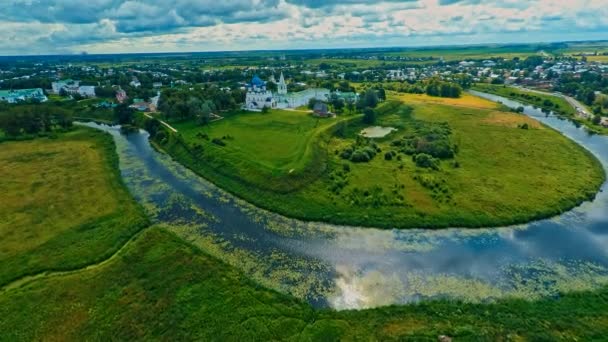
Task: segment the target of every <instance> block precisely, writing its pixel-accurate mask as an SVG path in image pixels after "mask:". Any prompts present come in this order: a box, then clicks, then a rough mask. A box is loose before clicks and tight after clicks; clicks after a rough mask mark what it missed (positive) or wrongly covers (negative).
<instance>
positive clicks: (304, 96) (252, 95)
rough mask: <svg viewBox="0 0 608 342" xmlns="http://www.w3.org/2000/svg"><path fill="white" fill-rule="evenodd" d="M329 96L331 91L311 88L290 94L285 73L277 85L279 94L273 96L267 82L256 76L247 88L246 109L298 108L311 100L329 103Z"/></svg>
mask: <svg viewBox="0 0 608 342" xmlns="http://www.w3.org/2000/svg"><path fill="white" fill-rule="evenodd" d="M329 96H330V91H329V90H327V89H323V88H310V89H305V90H302V91H299V92H295V93H288V92H287V83H286V82H285V77H284V76H283V73H281V77H280V78H279V83H278V84H277V92H276V94H273V93H272V91H270V90H268V89H267V88H266V82H264V81H262V80H261V79H260V78H259V77H258V76H254V77H253V80H252V81H251V84H249V85H248V86H247V95H246V96H245V105H244V108H245V109H248V110H261V109H263V108H264V107H266V108H296V107H301V106H306V105H308V102H309V101H310V100H311V99H316V100H320V101H327V100H328V99H329Z"/></svg>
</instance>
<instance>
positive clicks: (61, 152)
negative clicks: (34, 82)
mask: <svg viewBox="0 0 608 342" xmlns="http://www.w3.org/2000/svg"><path fill="white" fill-rule="evenodd" d="M117 164H118V160H117V156H116V154H115V152H114V143H113V140H112V138H111V137H110V136H109V135H106V134H103V133H100V132H98V131H94V130H92V129H84V128H78V129H75V130H74V131H72V132H69V133H64V134H60V135H59V136H58V138H56V139H47V138H39V139H35V140H30V141H22V142H4V143H1V144H0V178H1V179H3V180H4V181H2V182H0V193H1V194H2V196H0V240H1V241H2V244H1V245H0V285H4V284H6V283H8V282H10V281H12V280H15V279H18V278H20V277H23V276H26V275H30V274H35V273H39V272H42V271H48V270H69V269H73V268H78V267H82V266H83V265H86V264H90V263H94V262H97V261H99V260H102V259H104V258H106V257H107V256H108V255H110V254H112V253H113V252H115V251H116V250H117V249H118V248H119V247H120V246H121V245H122V244H123V243H124V242H125V241H127V240H128V239H129V238H130V237H131V236H132V235H133V234H135V233H136V232H137V231H139V230H140V229H142V228H143V227H144V226H146V225H147V219H146V217H145V215H144V214H143V211H142V210H141V208H140V207H139V206H138V205H137V204H136V203H135V201H134V200H133V199H132V198H131V196H130V194H129V193H128V191H127V190H126V189H125V188H124V186H123V184H122V180H121V178H120V174H119V172H118V170H117Z"/></svg>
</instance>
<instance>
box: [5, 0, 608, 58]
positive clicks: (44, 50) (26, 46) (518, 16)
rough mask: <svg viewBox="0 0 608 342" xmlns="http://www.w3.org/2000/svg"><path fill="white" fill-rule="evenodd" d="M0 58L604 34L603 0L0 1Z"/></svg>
mask: <svg viewBox="0 0 608 342" xmlns="http://www.w3.org/2000/svg"><path fill="white" fill-rule="evenodd" d="M0 7H2V8H1V9H0V55H37V54H72V53H81V52H85V51H86V52H88V53H131V52H186V51H188V52H190V51H226V50H266V49H277V50H280V49H314V48H346V47H384V46H431V45H460V44H463V45H465V44H482V43H483V44H485V43H519V42H521V43H527V42H551V41H570V40H596V39H608V0H580V1H577V0H530V1H522V0H494V1H486V0H401V1H399V0H386V1H365V0H341V1H338V0H219V1H218V0H0Z"/></svg>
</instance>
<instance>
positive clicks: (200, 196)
mask: <svg viewBox="0 0 608 342" xmlns="http://www.w3.org/2000/svg"><path fill="white" fill-rule="evenodd" d="M477 95H480V96H484V97H487V98H490V99H492V100H500V101H501V102H502V103H504V104H506V105H507V106H510V107H518V106H520V105H522V104H520V103H517V102H515V101H511V100H508V99H505V98H500V97H497V96H493V95H488V94H477ZM524 108H525V111H524V112H525V113H526V114H528V115H531V116H534V117H535V118H536V119H537V120H540V121H542V122H543V123H545V124H547V125H549V126H551V127H553V128H555V129H557V130H559V131H560V132H562V133H563V134H564V135H566V136H568V137H570V138H571V139H573V140H575V141H576V142H578V143H579V144H581V145H583V146H584V147H585V148H587V149H588V150H590V151H591V152H592V153H593V154H594V155H596V156H597V157H598V158H599V159H600V161H601V162H602V164H603V165H604V167H605V168H606V165H608V137H604V136H596V135H589V134H588V133H587V132H586V131H585V130H584V129H582V128H579V127H576V126H575V125H573V124H572V123H570V122H569V121H566V120H562V119H559V118H557V117H555V116H551V115H546V114H545V113H542V112H541V111H540V110H538V109H534V108H533V107H531V106H524ZM87 125H89V126H93V127H96V128H100V129H103V130H105V131H107V132H109V133H111V134H112V135H113V137H114V139H115V141H116V143H117V150H118V153H119V156H120V168H121V172H122V175H123V178H124V181H125V183H126V184H127V186H128V187H129V188H130V189H131V191H132V193H133V194H134V195H135V197H136V198H137V199H138V201H140V203H142V204H143V205H144V206H145V207H146V209H147V210H148V212H149V213H150V214H151V215H152V216H153V217H154V219H155V220H156V221H158V222H160V223H163V224H166V225H167V226H168V227H169V229H171V230H173V231H174V232H176V233H177V234H179V235H180V236H182V237H183V238H184V239H186V240H188V241H191V242H192V243H194V244H196V245H198V246H200V247H201V248H203V249H204V250H205V251H207V252H209V253H211V254H213V255H215V256H217V257H219V258H222V259H223V260H225V261H227V262H228V263H230V264H232V265H234V266H236V267H238V268H240V269H241V270H243V271H244V272H245V273H247V274H248V275H249V276H251V277H253V278H254V279H256V280H257V281H259V282H260V283H262V284H263V285H266V286H270V287H272V288H275V289H277V290H280V291H283V292H286V293H290V294H292V295H294V296H297V297H300V298H303V299H306V300H308V301H309V302H310V303H312V304H313V305H315V306H332V307H335V308H338V309H343V308H363V307H374V306H380V305H387V304H395V303H407V302H416V301H420V300H424V299H429V298H457V299H463V300H470V301H480V302H484V301H490V300H492V299H495V298H501V297H506V296H515V297H521V298H538V297H539V296H558V295H559V293H560V292H562V291H571V290H584V289H592V288H595V287H597V286H602V285H604V284H608V255H607V254H608V248H607V247H608V210H607V208H608V197H607V195H606V192H605V191H603V192H601V193H599V194H598V196H597V197H596V199H595V200H594V201H593V202H587V203H584V204H583V205H582V206H580V207H578V208H575V209H574V210H572V211H570V212H568V213H565V214H563V215H561V216H559V217H557V218H553V219H549V220H542V221H537V222H533V223H530V224H527V225H520V226H515V227H506V228H494V229H479V230H471V229H457V228H454V229H445V230H422V229H414V230H378V229H368V228H356V227H342V226H333V225H329V224H323V223H309V222H301V221H298V220H293V219H288V218H285V217H282V216H280V215H276V214H273V213H269V212H267V211H264V210H261V209H258V208H255V207H253V206H252V205H250V204H248V203H246V202H244V201H242V200H239V199H237V198H234V197H233V196H231V195H229V194H227V193H225V192H224V191H222V190H220V189H218V188H217V187H215V186H213V185H212V184H210V183H209V182H207V181H205V180H204V179H201V178H200V177H197V176H196V175H194V174H193V173H192V172H191V171H189V170H188V169H186V168H184V167H182V166H181V165H179V164H178V163H176V162H174V161H172V160H171V158H170V157H168V156H166V155H164V154H161V153H158V152H156V151H154V150H153V149H152V148H151V146H150V145H149V143H148V140H147V134H146V133H145V132H139V133H134V134H130V135H128V136H124V135H121V134H120V132H119V130H118V129H117V128H116V127H108V126H100V125H96V124H87ZM603 190H606V184H604V186H603Z"/></svg>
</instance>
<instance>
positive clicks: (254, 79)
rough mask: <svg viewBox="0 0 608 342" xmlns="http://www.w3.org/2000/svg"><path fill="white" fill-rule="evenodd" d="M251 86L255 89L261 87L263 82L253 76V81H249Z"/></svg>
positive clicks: (256, 76)
mask: <svg viewBox="0 0 608 342" xmlns="http://www.w3.org/2000/svg"><path fill="white" fill-rule="evenodd" d="M251 85H254V86H256V87H261V86H263V85H264V81H262V80H261V79H260V78H259V77H258V75H255V76H253V79H252V80H251Z"/></svg>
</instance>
